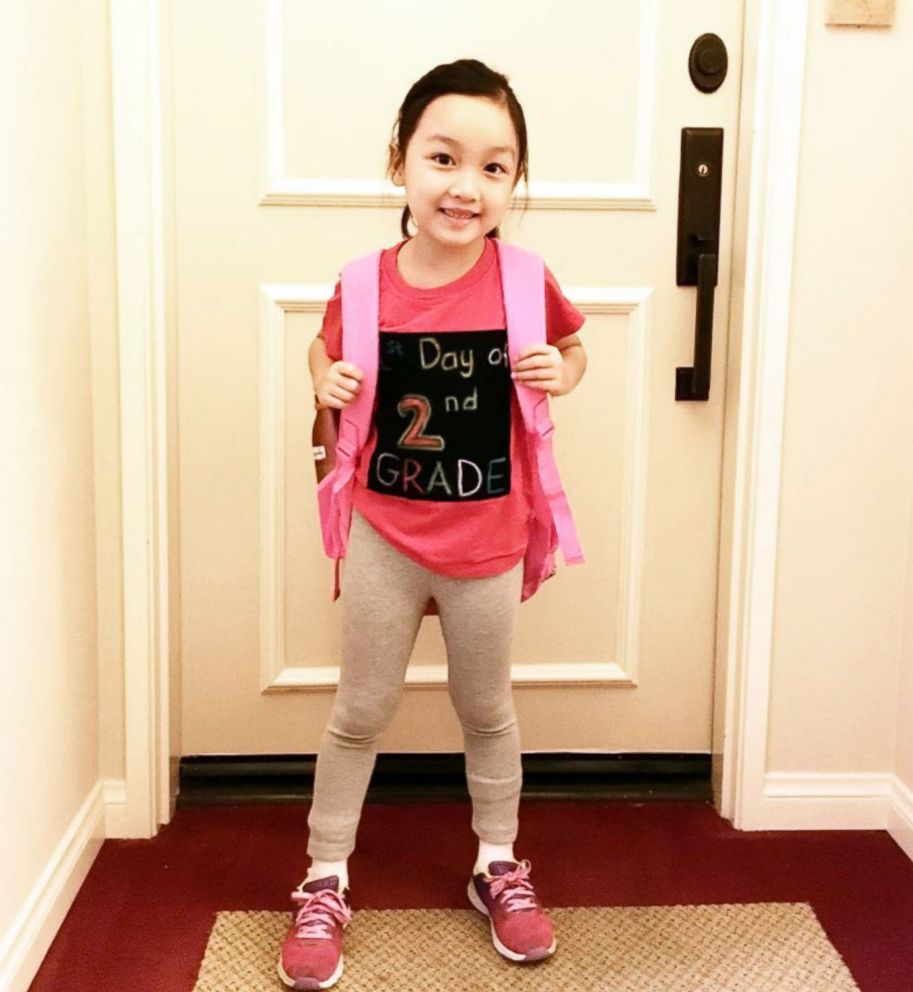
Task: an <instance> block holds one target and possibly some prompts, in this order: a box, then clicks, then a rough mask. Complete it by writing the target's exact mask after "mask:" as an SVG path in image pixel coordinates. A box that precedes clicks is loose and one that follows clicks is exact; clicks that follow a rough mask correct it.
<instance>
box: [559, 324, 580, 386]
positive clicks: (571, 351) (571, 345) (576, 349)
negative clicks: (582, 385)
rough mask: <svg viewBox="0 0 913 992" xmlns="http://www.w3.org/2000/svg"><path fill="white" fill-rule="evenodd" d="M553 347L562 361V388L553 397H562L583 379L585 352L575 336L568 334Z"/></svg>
mask: <svg viewBox="0 0 913 992" xmlns="http://www.w3.org/2000/svg"><path fill="white" fill-rule="evenodd" d="M555 347H556V348H557V349H558V350H559V351H560V352H561V360H562V372H561V378H562V386H561V391H560V392H558V393H555V395H556V396H564V395H565V393H569V392H570V391H571V390H572V389H573V388H574V387H575V386H576V385H577V383H578V382H580V380H581V379H582V378H583V373H584V370H585V369H586V351H585V350H584V348H583V342H582V341H581V340H580V338H579V337H578V336H577V335H576V334H569V335H568V336H567V337H566V338H561V339H560V340H559V341H556V342H555Z"/></svg>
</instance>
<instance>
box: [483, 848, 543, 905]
mask: <svg viewBox="0 0 913 992" xmlns="http://www.w3.org/2000/svg"><path fill="white" fill-rule="evenodd" d="M531 867H532V866H531V865H530V863H529V861H528V860H527V859H525V858H524V859H523V861H521V862H520V864H519V865H517V867H516V868H515V869H514V870H513V871H509V872H506V873H505V874H504V875H496V876H494V880H493V881H492V883H491V889H490V891H491V894H492V895H493V896H501V897H502V898H503V900H504V903H505V905H506V906H507V912H508V913H515V912H517V910H520V909H535V908H536V906H537V903H536V896H535V893H534V892H533V886H532V883H531V882H530V881H529V880H528V875H529V870H530V868H531Z"/></svg>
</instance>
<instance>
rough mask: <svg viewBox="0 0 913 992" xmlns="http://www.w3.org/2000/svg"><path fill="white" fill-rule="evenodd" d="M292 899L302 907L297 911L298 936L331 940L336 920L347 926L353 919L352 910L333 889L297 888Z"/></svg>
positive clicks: (296, 931) (296, 934)
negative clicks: (314, 890)
mask: <svg viewBox="0 0 913 992" xmlns="http://www.w3.org/2000/svg"><path fill="white" fill-rule="evenodd" d="M292 900H293V901H294V902H295V903H296V904H297V905H298V906H299V907H300V908H299V909H298V910H297V911H296V913H295V924H296V930H295V936H296V937H310V938H317V939H318V940H329V939H330V938H331V936H332V928H333V922H334V921H336V922H338V923H340V924H342V926H345V925H346V924H348V923H350V922H351V920H352V910H351V909H350V908H349V906H348V905H346V902H345V900H344V899H343V897H342V895H341V894H340V893H339V892H336V891H334V890H333V889H320V890H319V891H317V892H303V891H302V890H301V889H296V890H295V891H294V892H293V893H292Z"/></svg>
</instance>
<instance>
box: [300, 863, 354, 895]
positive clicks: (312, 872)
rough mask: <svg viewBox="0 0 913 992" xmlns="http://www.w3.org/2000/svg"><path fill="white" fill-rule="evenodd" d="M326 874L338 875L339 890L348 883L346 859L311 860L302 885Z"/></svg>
mask: <svg viewBox="0 0 913 992" xmlns="http://www.w3.org/2000/svg"><path fill="white" fill-rule="evenodd" d="M328 875H338V876H339V891H340V892H341V891H342V890H343V889H344V888H346V886H348V884H349V868H348V862H347V861H315V860H312V861H311V867H310V868H308V873H307V878H305V880H304V882H303V883H302V884H303V885H305V884H307V883H308V882H313V881H315V880H316V879H318V878H326V877H327V876H328Z"/></svg>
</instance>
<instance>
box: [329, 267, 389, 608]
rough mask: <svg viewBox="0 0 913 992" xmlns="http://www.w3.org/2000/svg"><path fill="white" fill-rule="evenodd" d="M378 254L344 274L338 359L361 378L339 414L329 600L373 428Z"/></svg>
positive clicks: (342, 279) (344, 547) (377, 310)
mask: <svg viewBox="0 0 913 992" xmlns="http://www.w3.org/2000/svg"><path fill="white" fill-rule="evenodd" d="M380 256H381V250H380V249H377V250H375V251H372V252H369V253H368V254H367V255H362V256H360V257H359V258H355V259H352V260H351V261H350V262H347V263H346V264H345V265H344V266H343V269H342V277H341V282H342V290H341V297H342V328H343V333H342V357H343V361H346V362H351V363H352V364H353V365H357V366H358V368H360V369H361V371H362V372H363V373H364V378H363V379H362V382H361V388H360V389H359V391H358V393H357V395H356V397H355V399H354V400H352V402H351V403H350V404H349V405H348V406H347V407H345V408H344V409H343V410H342V411H340V417H339V433H338V437H337V440H336V464H335V466H334V473H333V482H332V486H333V501H334V503H335V505H336V506H337V508H338V512H337V516H336V520H335V526H336V528H337V531H336V534H335V538H336V544H335V548H336V550H337V551H338V552H339V553H338V554H336V555H335V556H334V557H335V558H336V569H335V573H336V574H335V579H334V583H335V584H334V590H333V599H334V600H335V599H337V598H338V597H339V563H340V559H341V558H342V557H343V556H344V554H345V549H346V545H347V543H348V535H349V528H350V526H351V523H352V477H353V476H354V474H355V468H356V465H357V463H358V454H359V452H360V451H361V449H362V448H363V447H364V445H365V442H366V441H367V439H368V435H369V433H370V429H371V415H372V413H373V410H374V396H375V393H376V391H377V344H378V319H379V305H380Z"/></svg>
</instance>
